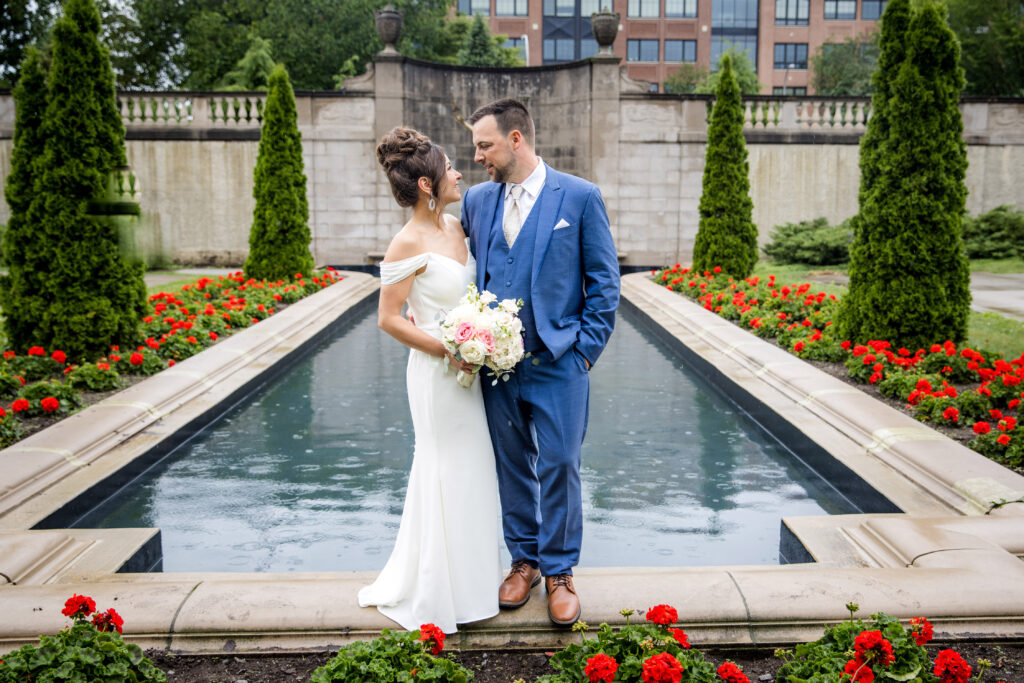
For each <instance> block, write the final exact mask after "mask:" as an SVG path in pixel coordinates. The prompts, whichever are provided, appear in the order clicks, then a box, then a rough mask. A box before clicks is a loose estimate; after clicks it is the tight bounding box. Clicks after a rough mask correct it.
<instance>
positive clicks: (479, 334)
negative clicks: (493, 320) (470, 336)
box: [474, 329, 494, 354]
mask: <svg viewBox="0 0 1024 683" xmlns="http://www.w3.org/2000/svg"><path fill="white" fill-rule="evenodd" d="M474 336H475V337H476V338H477V339H478V340H479V341H480V343H481V344H483V345H484V346H486V347H487V353H488V354H491V353H494V335H493V334H491V331H490V330H488V329H479V330H477V331H476V334H475V335H474Z"/></svg>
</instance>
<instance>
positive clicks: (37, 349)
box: [28, 346, 46, 356]
mask: <svg viewBox="0 0 1024 683" xmlns="http://www.w3.org/2000/svg"><path fill="white" fill-rule="evenodd" d="M28 355H30V356H45V355H46V351H45V350H43V347H42V346H33V347H31V348H29V350H28Z"/></svg>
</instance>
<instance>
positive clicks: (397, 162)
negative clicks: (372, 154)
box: [377, 127, 445, 206]
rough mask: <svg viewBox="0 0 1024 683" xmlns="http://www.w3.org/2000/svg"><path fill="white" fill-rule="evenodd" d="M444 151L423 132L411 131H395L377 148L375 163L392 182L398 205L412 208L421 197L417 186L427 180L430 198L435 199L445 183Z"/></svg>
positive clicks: (400, 128) (410, 129)
mask: <svg viewBox="0 0 1024 683" xmlns="http://www.w3.org/2000/svg"><path fill="white" fill-rule="evenodd" d="M444 158H445V157H444V150H443V149H441V148H440V147H438V146H437V145H435V144H434V143H433V142H431V141H430V138H428V137H427V136H426V135H424V134H423V133H420V132H419V131H415V130H413V129H412V128H402V127H398V128H394V129H392V130H391V132H390V133H388V134H387V135H385V136H384V137H383V138H381V141H380V144H379V145H377V161H379V162H380V165H381V166H383V167H384V173H386V174H387V176H388V181H389V182H390V183H391V193H392V194H393V195H395V201H397V202H398V205H399V206H412V205H413V204H415V203H416V200H417V199H419V197H420V190H419V187H418V186H417V185H416V183H417V181H418V180H419V179H420V178H429V179H430V182H431V188H432V190H431V195H432V196H434V197H435V198H436V197H437V193H438V190H439V189H440V188H441V183H442V182H443V181H444V175H445V161H444Z"/></svg>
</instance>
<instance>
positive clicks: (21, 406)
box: [11, 398, 29, 413]
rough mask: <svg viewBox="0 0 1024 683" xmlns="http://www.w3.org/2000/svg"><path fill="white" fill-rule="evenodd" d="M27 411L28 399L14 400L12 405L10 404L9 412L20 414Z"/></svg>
mask: <svg viewBox="0 0 1024 683" xmlns="http://www.w3.org/2000/svg"><path fill="white" fill-rule="evenodd" d="M28 409H29V405H28V399H26V398H19V399H15V401H14V403H12V404H11V410H12V411H14V412H15V413H20V412H22V411H23V410H28Z"/></svg>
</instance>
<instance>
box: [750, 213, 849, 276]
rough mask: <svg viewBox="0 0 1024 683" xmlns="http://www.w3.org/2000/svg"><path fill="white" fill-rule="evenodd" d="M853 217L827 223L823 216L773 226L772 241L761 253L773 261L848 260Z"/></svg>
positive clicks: (820, 262) (832, 262)
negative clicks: (836, 223) (840, 221)
mask: <svg viewBox="0 0 1024 683" xmlns="http://www.w3.org/2000/svg"><path fill="white" fill-rule="evenodd" d="M852 221H853V219H852V218H848V219H846V220H845V221H843V222H842V223H840V224H839V225H829V224H828V221H827V220H826V219H825V218H816V219H814V220H813V221H800V222H799V223H784V224H782V225H777V226H775V232H774V233H773V235H772V241H771V242H769V243H768V244H766V245H765V246H764V253H765V255H767V256H768V258H770V259H771V260H772V261H775V262H776V263H806V264H809V265H813V266H834V265H838V264H841V263H846V262H847V261H849V260H850V241H851V240H852V239H853V227H852V226H851V223H852Z"/></svg>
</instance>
